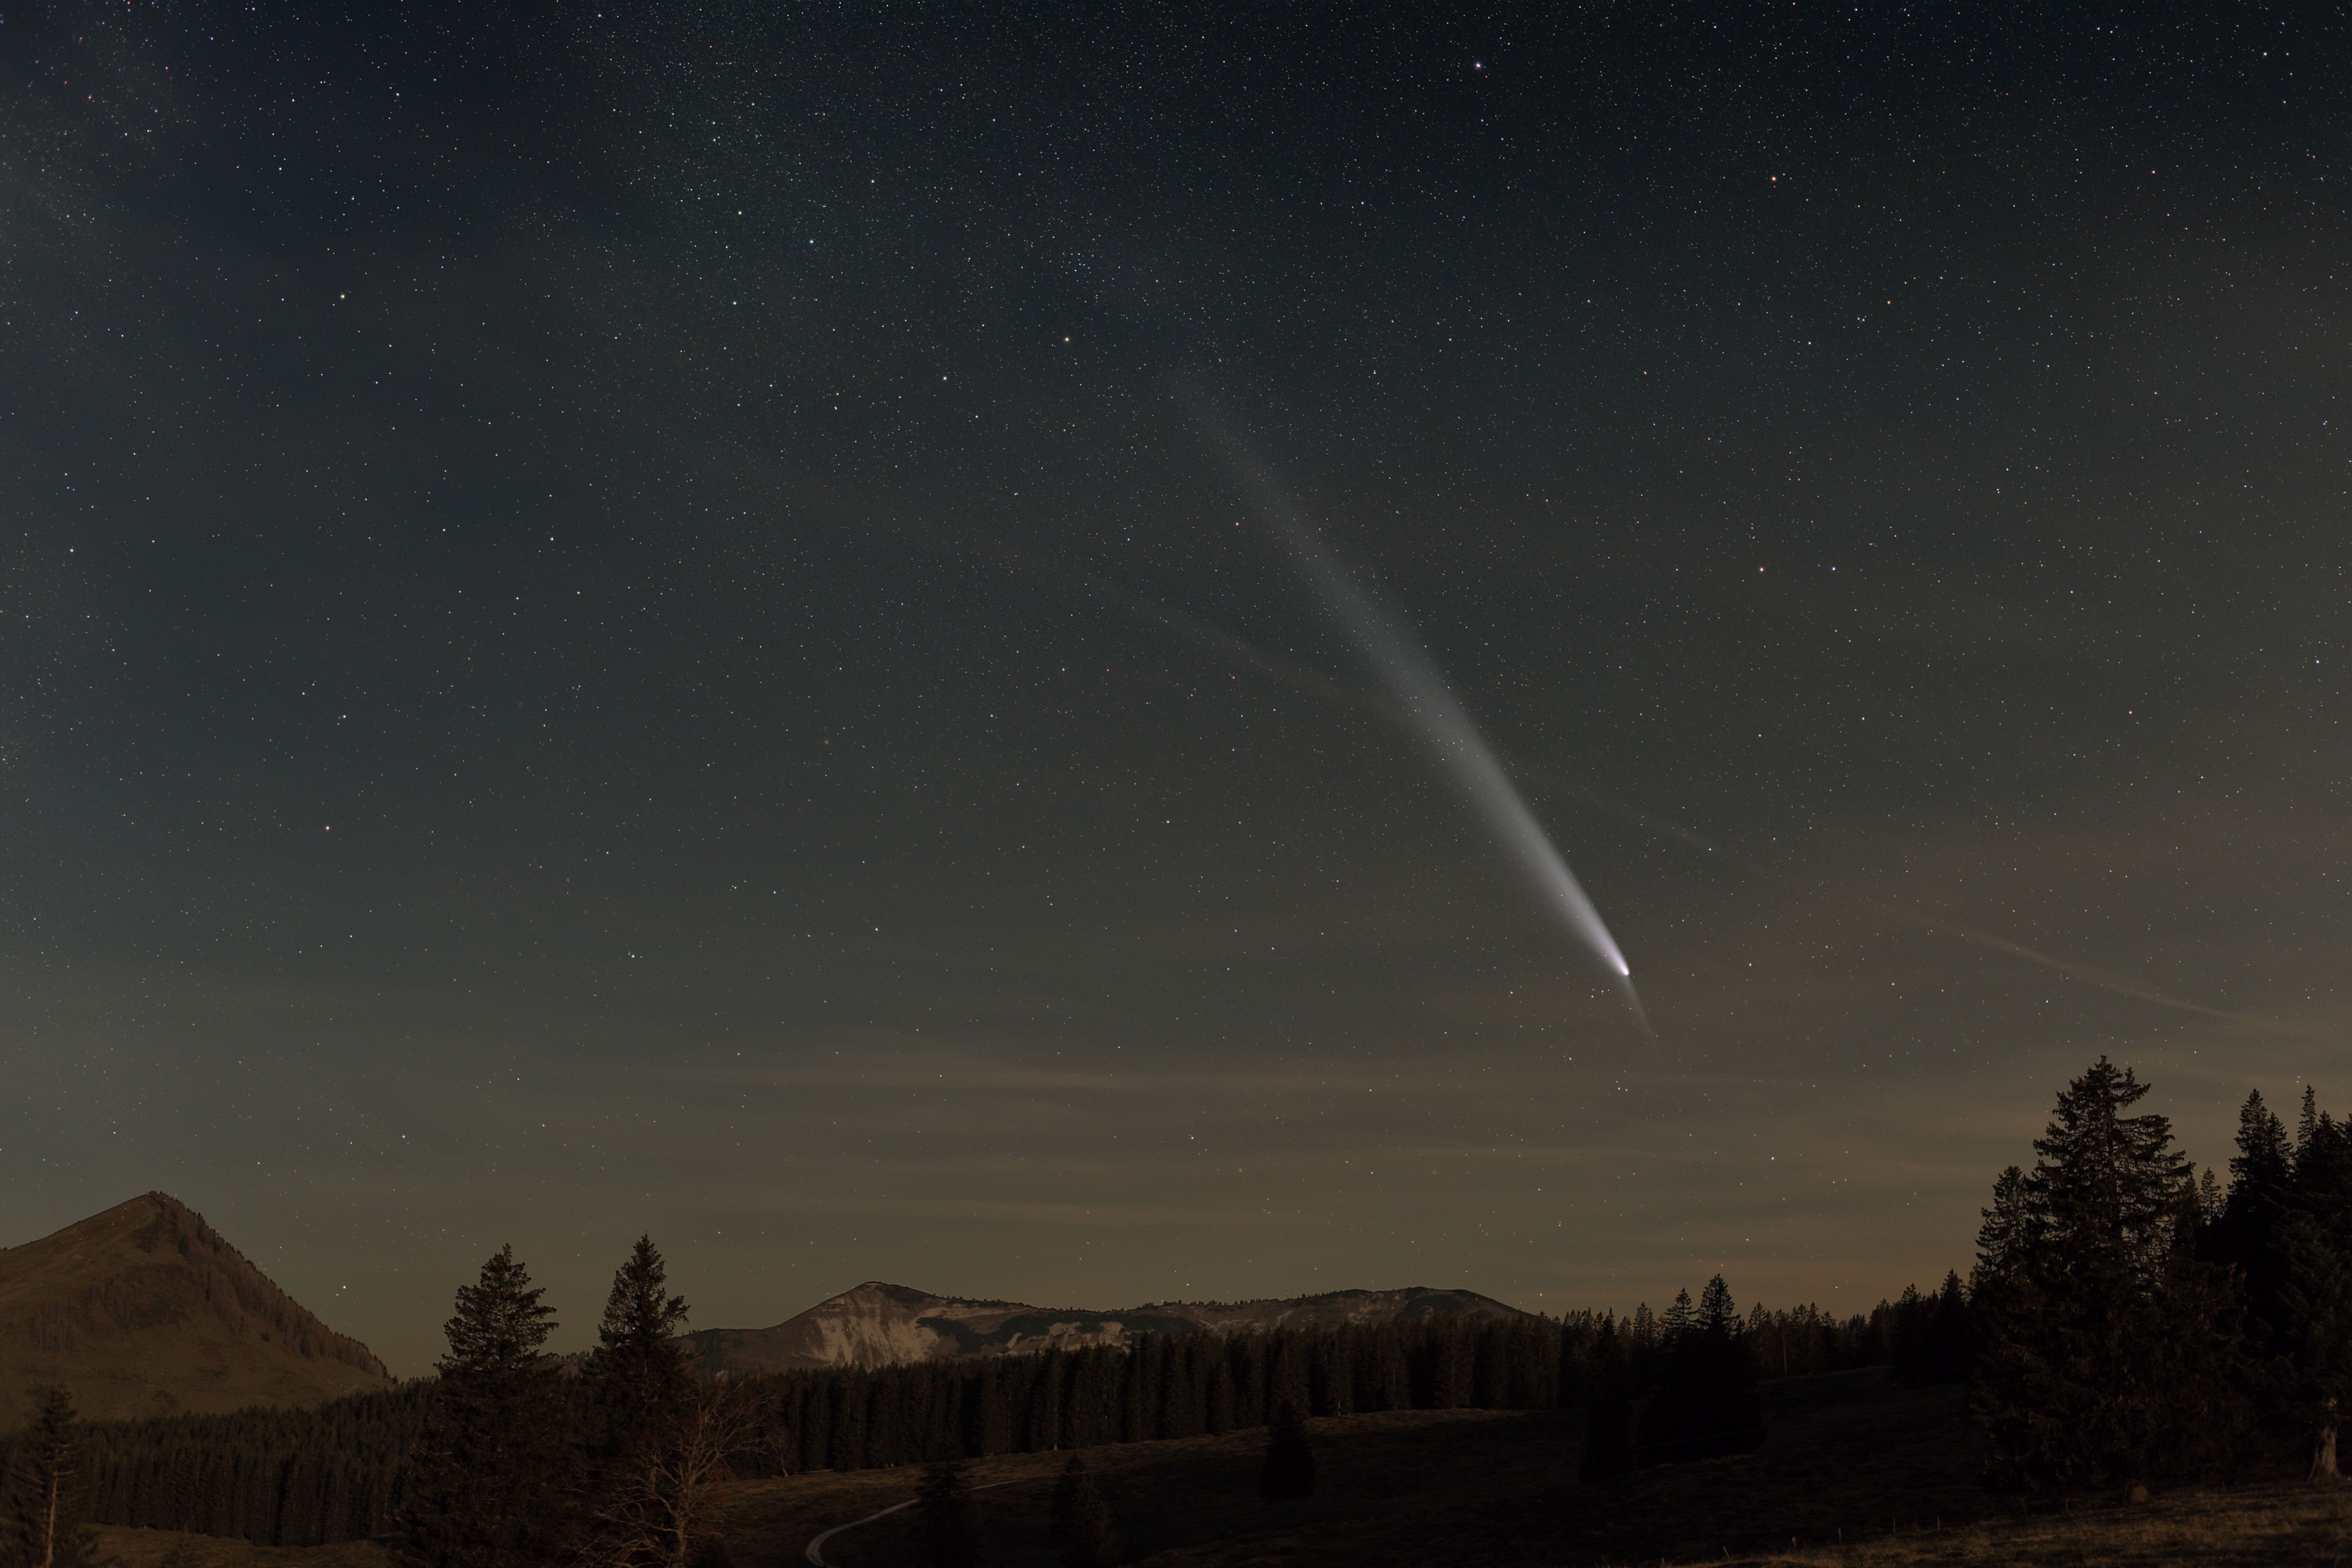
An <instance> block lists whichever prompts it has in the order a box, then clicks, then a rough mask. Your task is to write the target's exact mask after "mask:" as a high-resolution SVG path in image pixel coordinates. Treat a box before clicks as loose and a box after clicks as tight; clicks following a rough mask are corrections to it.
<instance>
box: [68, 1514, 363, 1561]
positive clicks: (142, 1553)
mask: <svg viewBox="0 0 2352 1568" xmlns="http://www.w3.org/2000/svg"><path fill="white" fill-rule="evenodd" d="M182 1545H184V1546H185V1547H186V1550H187V1552H189V1553H191V1554H193V1555H192V1556H183V1557H182V1558H181V1560H180V1563H179V1564H178V1568H393V1557H392V1553H391V1552H387V1551H385V1550H384V1549H383V1547H381V1546H379V1545H377V1544H376V1543H375V1542H373V1541H343V1542H336V1543H334V1544H333V1545H331V1546H256V1545H255V1544H254V1543H253V1542H250V1541H237V1540H233V1539H231V1538H229V1537H226V1536H219V1535H187V1534H183V1533H182V1532H181V1531H176V1530H127V1529H124V1528H122V1527H121V1526H119V1525H110V1524H102V1525H100V1526H99V1527H98V1556H99V1561H100V1563H107V1564H110V1568H163V1560H164V1559H165V1558H166V1557H168V1556H170V1555H171V1553H172V1551H173V1548H174V1547H178V1546H182Z"/></svg>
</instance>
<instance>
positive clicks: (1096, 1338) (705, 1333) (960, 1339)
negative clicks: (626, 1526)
mask: <svg viewBox="0 0 2352 1568" xmlns="http://www.w3.org/2000/svg"><path fill="white" fill-rule="evenodd" d="M1441 1315H1443V1316H1456V1315H1467V1316H1470V1317H1476V1318H1519V1317H1526V1316H1528V1314H1527V1313H1524V1312H1521V1311H1520V1310H1518V1309H1517V1308H1516V1307H1511V1306H1507V1305H1505V1304H1504V1303H1503V1302H1500V1301H1497V1300H1495V1299H1494V1298H1492V1297H1491V1296H1481V1295H1479V1294H1478V1293H1477V1292H1476V1291H1475V1290H1437V1289H1429V1288H1428V1287H1425V1286H1412V1287H1408V1288H1407V1289H1401V1290H1332V1291H1327V1292H1325V1293H1324V1294H1322V1295H1318V1296H1294V1297H1290V1298H1287V1299H1282V1300H1262V1301H1160V1302H1153V1303H1150V1304H1149V1305H1146V1306H1141V1307H1131V1308H1128V1309H1125V1310H1118V1311H1108V1312H1105V1311H1093V1310H1086V1309H1081V1308H1046V1307H1032V1306H1028V1305H1025V1304H1024V1303H1022V1302H1019V1301H986V1300H971V1299H969V1298H965V1297H960V1296H934V1295H931V1294H929V1292H928V1291H923V1290H916V1289H910V1288H908V1287H907V1286H904V1285H891V1284H886V1283H884V1282H883V1281H881V1280H878V1279H869V1280H867V1281H866V1283H865V1284H863V1285H859V1286H856V1287H855V1288H854V1289H848V1290H844V1291H843V1292H842V1293H841V1294H840V1295H838V1296H832V1297H828V1298H826V1299H825V1300H822V1301H820V1302H818V1303H817V1304H816V1305H815V1306H814V1307H811V1308H810V1309H809V1310H807V1311H805V1312H802V1313H800V1314H799V1315H798V1316H796V1317H792V1318H787V1319H786V1320H785V1321H782V1322H781V1323H778V1324H776V1325H774V1326H773V1327H772V1328H765V1329H702V1330H698V1331H696V1332H694V1333H691V1334H688V1335H687V1336H685V1338H686V1340H687V1342H688V1344H689V1345H690V1346H691V1352H692V1354H693V1356H694V1358H695V1362H696V1364H697V1365H698V1367H699V1368H700V1369H701V1371H702V1372H703V1373H705V1374H706V1375H716V1374H717V1373H727V1374H728V1375H730V1377H743V1376H751V1375H754V1374H757V1373H776V1372H799V1371H808V1370H813V1369H815V1368H819V1367H828V1366H855V1367H877V1366H901V1365H905V1364H908V1363H914V1362H933V1361H961V1360H966V1359H970V1358H972V1357H978V1356H994V1355H1023V1354H1027V1353H1030V1352H1036V1351H1043V1350H1054V1349H1059V1350H1075V1349H1079V1348H1081V1347H1084V1346H1087V1345H1119V1344H1127V1343H1129V1342H1132V1341H1134V1340H1136V1339H1138V1338H1139V1337H1141V1336H1144V1335H1147V1334H1196V1333H1216V1334H1234V1333H1262V1332H1265V1331H1268V1330H1271V1329H1299V1328H1324V1327H1330V1326H1333V1325H1336V1324H1340V1323H1387V1322H1410V1321H1413V1320H1415V1319H1418V1318H1426V1317H1433V1316H1441Z"/></svg>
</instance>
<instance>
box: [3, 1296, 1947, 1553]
mask: <svg viewBox="0 0 2352 1568" xmlns="http://www.w3.org/2000/svg"><path fill="white" fill-rule="evenodd" d="M1684 1300H1685V1306H1686V1305H1687V1300H1688V1299H1687V1297H1685V1299H1684ZM1955 1310H1957V1311H1958V1313H1960V1314H1961V1316H1960V1317H1959V1319H1958V1332H1959V1333H1960V1334H1962V1335H1963V1336H1965V1333H1966V1323H1965V1311H1966V1306H1965V1300H1964V1299H1962V1298H1960V1297H1959V1295H1958V1280H1957V1279H1949V1280H1948V1281H1947V1285H1946V1289H1945V1291H1944V1293H1943V1294H1942V1295H1941V1296H1929V1297H1922V1296H1920V1295H1919V1293H1918V1292H1917V1291H1916V1290H1907V1291H1906V1292H1905V1293H1904V1296H1903V1298H1902V1299H1901V1300H1898V1301H1895V1302H1881V1303H1880V1304H1879V1305H1878V1307H1877V1309H1876V1310H1874V1311H1872V1312H1870V1313H1868V1314H1866V1315H1855V1316H1853V1317H1849V1318H1845V1319H1843V1320H1841V1319H1837V1318H1834V1317H1832V1316H1831V1315H1830V1314H1828V1313H1825V1312H1823V1311H1822V1310H1819V1309H1818V1308H1814V1307H1800V1308H1797V1309H1795V1310H1787V1311H1780V1312H1767V1311H1765V1310H1763V1309H1761V1308H1760V1307H1759V1309H1757V1310H1755V1311H1754V1312H1752V1313H1750V1314H1749V1315H1748V1317H1747V1318H1746V1319H1745V1320H1744V1321H1743V1322H1742V1323H1741V1326H1740V1331H1739V1334H1738V1342H1739V1345H1740V1348H1741V1353H1743V1354H1744V1355H1746V1356H1748V1358H1750V1359H1751V1361H1752V1368H1753V1372H1752V1374H1751V1375H1752V1376H1762V1377H1767V1378H1772V1377H1780V1376H1784V1375H1803V1374H1806V1373H1815V1372H1826V1371H1841V1370H1845V1369H1849V1368H1853V1367H1861V1366H1872V1365H1893V1366H1895V1368H1896V1369H1897V1370H1898V1371H1899V1372H1902V1373H1905V1374H1906V1376H1909V1377H1913V1378H1915V1379H1928V1378H1934V1377H1937V1376H1942V1375H1950V1373H1945V1372H1942V1371H1940V1370H1938V1367H1939V1365H1940V1363H1937V1354H1939V1353H1944V1352H1931V1351H1930V1350H1927V1349H1923V1348H1921V1347H1929V1346H1932V1345H1934V1344H1936V1343H1937V1339H1936V1335H1937V1323H1938V1322H1939V1321H1944V1322H1946V1323H1947V1327H1949V1322H1950V1314H1951V1313H1952V1312H1953V1311H1955ZM1939 1314H1941V1317H1939ZM1675 1318H1676V1309H1675V1307H1671V1306H1670V1307H1669V1308H1668V1309H1667V1310H1666V1311H1665V1312H1664V1314H1659V1313H1654V1312H1653V1311H1652V1310H1650V1309H1649V1308H1647V1307H1646V1306H1644V1307H1642V1308H1640V1309H1638V1310H1636V1311H1635V1312H1634V1313H1633V1315H1632V1316H1630V1317H1627V1318H1622V1319H1620V1318H1616V1317H1614V1316H1613V1315H1611V1314H1604V1313H1597V1312H1573V1313H1570V1314H1569V1315H1568V1316H1567V1317H1566V1318H1565V1319H1562V1320H1552V1319H1547V1318H1535V1317H1528V1318H1513V1319H1502V1320H1493V1321H1488V1320H1478V1319H1471V1318H1459V1317H1452V1318H1429V1319H1424V1320H1422V1321H1418V1322H1412V1323H1383V1324H1360V1325H1350V1326H1345V1327H1338V1328H1329V1329H1312V1330H1284V1331H1276V1332H1273V1333H1267V1334H1242V1335H1234V1336H1230V1337H1222V1338H1221V1337H1218V1336H1215V1335H1212V1334H1205V1333H1203V1334H1194V1335H1186V1336H1182V1337H1179V1338H1156V1337H1155V1338H1145V1339H1142V1340H1139V1341H1138V1342H1136V1343H1135V1344H1133V1345H1131V1346H1128V1347H1120V1348H1105V1347H1097V1348H1090V1349H1085V1350H1076V1351H1045V1352H1040V1353H1037V1354H1034V1355H1019V1356H1004V1357H997V1358H992V1359H989V1360H982V1361H963V1362H935V1363H920V1364H917V1365H912V1366H897V1367H882V1368H877V1369H857V1368H837V1369H828V1370H824V1371H815V1372H795V1373H782V1374H779V1375H774V1376H769V1377H761V1378H755V1379H750V1380H746V1384H745V1386H744V1393H745V1394H747V1396H749V1398H750V1400H751V1405H752V1408H753V1409H755V1410H756V1411H757V1412H758V1417H757V1425H756V1426H755V1429H754V1435H753V1438H752V1442H751V1446H750V1447H749V1448H748V1450H747V1451H746V1452H743V1453H741V1454H739V1455H737V1456H735V1458H734V1459H733V1461H732V1463H733V1468H735V1469H736V1470H737V1471H738V1472H739V1473H759V1472H763V1471H765V1472H773V1471H775V1470H779V1469H782V1470H792V1471H795V1472H797V1471H802V1470H814V1469H842V1470H845V1469H866V1468H884V1467H889V1466H899V1465H918V1464H923V1463H926V1462H929V1461H931V1460H934V1459H939V1458H948V1457H951V1456H960V1457H964V1458H980V1457H982V1456H986V1455H991V1454H1003V1453H1028V1452H1035V1451H1038V1450H1042V1449H1052V1448H1073V1447H1089V1446H1092V1445H1095V1444H1099V1443H1120V1442H1142V1441H1150V1440H1153V1439H1157V1438H1162V1437H1188V1436H1205V1435H1210V1434H1214V1433H1220V1432H1232V1431H1241V1430H1246V1429H1251V1428H1256V1427H1264V1426H1270V1425H1271V1424H1272V1423H1273V1421H1274V1419H1275V1417H1276V1415H1278V1413H1279V1412H1280V1411H1281V1410H1282V1409H1283V1407H1284V1406H1285V1405H1290V1406H1292V1407H1295V1408H1296V1409H1297V1410H1298V1411H1300V1412H1301V1413H1302V1414H1305V1415H1348V1414H1351V1413H1355V1412H1360V1411H1380V1410H1408V1409H1420V1410H1428V1409H1456V1408H1460V1409H1490V1410H1551V1409H1570V1408H1574V1407H1577V1406H1580V1405H1584V1404H1585V1403H1586V1402H1587V1401H1588V1400H1589V1399H1590V1398H1591V1397H1592V1393H1593V1390H1594V1389H1595V1388H1596V1387H1599V1386H1600V1385H1601V1384H1604V1383H1607V1382H1608V1381H1609V1380H1610V1379H1611V1378H1612V1376H1614V1377H1615V1378H1617V1380H1618V1381H1619V1382H1621V1383H1622V1384H1624V1385H1625V1387H1626V1388H1627V1389H1628V1391H1629V1393H1630V1394H1632V1395H1633V1396H1634V1397H1640V1396H1643V1395H1644V1394H1649V1393H1650V1392H1651V1391H1652V1390H1653V1389H1654V1386H1655V1385H1656V1384H1658V1383H1659V1381H1660V1379H1661V1378H1662V1377H1664V1376H1666V1375H1667V1370H1666V1369H1667V1366H1668V1361H1669V1357H1668V1350H1669V1344H1670V1342H1671V1340H1672V1338H1673V1336H1674V1334H1675V1331H1676V1328H1675ZM1604 1329H1605V1332H1604ZM1963 1344H1964V1340H1963ZM1959 1353H1960V1354H1961V1356H1962V1357H1963V1358H1964V1357H1965V1350H1964V1348H1963V1349H1962V1351H1961V1352H1959ZM1947 1359H1948V1355H1947ZM1931 1363H1932V1364H1931ZM1962 1364H1963V1365H1964V1360H1963V1363H1962ZM1735 1381H1736V1380H1735ZM433 1396H434V1385H433V1384H413V1385H411V1386H410V1387H408V1388H405V1389H402V1390H399V1391H396V1392H392V1393H383V1394H359V1395H355V1396H352V1397H351V1398H348V1399H341V1400H337V1401H335V1402H334V1403H332V1404H330V1405H320V1406H317V1407H314V1408H311V1409H305V1410H272V1409H257V1410H245V1411H238V1412H236V1413H235V1414H232V1415H180V1416H165V1417H159V1418H155V1419H151V1420H144V1421H132V1422H99V1423H92V1424H90V1425H89V1426H87V1427H86V1428H85V1436H84V1441H83V1464H84V1466H85V1469H86V1483H85V1486H86V1490H85V1496H86V1509H87V1517H89V1519H90V1520H91V1521H94V1522H97V1523H101V1524H127V1525H144V1526H151V1527H153V1528H156V1529H167V1530H188V1531H198V1532H200V1533H203V1534H206V1535H226V1536H239V1537H243V1538H244V1539H247V1540H249V1541H254V1542H261V1543H263V1544H266V1545H275V1546H307V1545H314V1544H318V1543H320V1542H333V1541H351V1540H360V1539H364V1538H366V1537H370V1536H375V1535H382V1534H383V1533H384V1532H386V1531H388V1530H390V1529H391V1528H392V1526H393V1521H394V1519H395V1518H396V1516H397V1514H398V1511H399V1509H400V1506H401V1503H402V1501H403V1497H404V1482H405V1479H406V1467H407V1460H408V1457H409V1455H410V1453H411V1451H412V1450H413V1449H414V1447H415V1444H416V1441H417V1439H418V1438H419V1437H420V1436H422V1435H423V1434H424V1432H425V1426H426V1419H427V1415H428V1414H429V1412H430V1409H431V1405H432V1399H433ZM572 1404H573V1405H577V1400H574V1401H573V1402H572ZM563 1419H564V1420H565V1421H566V1422H567V1423H568V1424H570V1425H572V1426H583V1425H584V1424H586V1423H589V1422H590V1421H591V1420H592V1419H593V1413H590V1412H585V1411H583V1410H580V1409H577V1408H569V1407H567V1415H565V1416H564V1417H563ZM574 1436H576V1434H575V1435H574ZM7 1449H8V1445H7V1443H6V1441H5V1439H0V1473H5V1466H6V1464H7V1463H8V1458H9V1456H8V1452H7Z"/></svg>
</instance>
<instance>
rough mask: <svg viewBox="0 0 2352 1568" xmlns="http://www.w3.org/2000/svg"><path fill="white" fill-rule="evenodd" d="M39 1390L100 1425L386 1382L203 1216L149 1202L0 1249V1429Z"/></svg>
mask: <svg viewBox="0 0 2352 1568" xmlns="http://www.w3.org/2000/svg"><path fill="white" fill-rule="evenodd" d="M50 1384H65V1385H66V1386H67V1387H68V1388H69V1389H71V1390H72V1391H73V1396H74V1404H75V1405H77V1406H78V1407H79V1410H80V1412H81V1415H83V1416H84V1417H85V1418H86V1419H90V1420H110V1419H117V1418H129V1417H135V1416H142V1415H173V1414H175V1413H178V1412H181V1411H194V1412H213V1411H224V1410H237V1409H242V1408H244V1407H246V1406H247V1405H315V1404H318V1403H320V1402H321V1401H324V1400H329V1399H334V1398H338V1397H340V1396H341V1395H343V1394H357V1393H360V1392H362V1391H363V1390H367V1389H374V1388H385V1387H389V1386H390V1385H391V1384H392V1377H391V1374H390V1373H387V1372H386V1371H385V1370H384V1365H383V1363H382V1362H380V1361H378V1360H376V1358H375V1356H374V1355H373V1353H372V1352H370V1351H369V1350H368V1348H367V1346H365V1345H363V1344H362V1343H360V1342H358V1341H357V1340H354V1339H349V1338H346V1337H345V1336H343V1335H341V1334H339V1333H337V1332H335V1331H333V1330H332V1329H330V1328H329V1327H327V1325H326V1324H324V1323H322V1322H320V1321H319V1320H318V1319H317V1318H315V1317H313V1316H311V1315H310V1312H309V1311H307V1310H304V1308H303V1307H302V1305H301V1303H299V1302H298V1301H296V1300H294V1298H292V1297H291V1296H289V1295H288V1294H287V1293H286V1292H285V1291H283V1290H281V1289H278V1287H277V1286H276V1285H275V1284H274V1283H272V1282H271V1281H270V1279H269V1278H268V1276H267V1275H265V1274H263V1273H262V1272H261V1270H260V1269H258V1268H255V1267H254V1266H253V1265H252V1264H251V1263H249V1262H247V1260H246V1258H245V1256H244V1255H243V1254H242V1253H240V1252H238V1251H237V1250H236V1248H235V1247H231V1246H230V1245H229V1244H228V1243H227V1242H226V1241H225V1240H223V1239H222V1238H221V1236H220V1233H219V1232H217V1231H215V1230H214V1229H213V1228H212V1226H208V1225H206V1224H205V1221H204V1216H203V1215H198V1214H196V1213H195V1212H194V1210H192V1209H190V1208H188V1207H187V1205H184V1204H183V1203H181V1202H180V1201H179V1200H178V1199H177V1198H174V1197H171V1196H169V1195H168V1194H163V1193H149V1194H146V1195H145V1196H143V1197H136V1198H133V1199H131V1201H130V1202H129V1203H127V1204H118V1205H115V1206H114V1207H113V1208H110V1209H108V1210H107V1211H106V1212H105V1213H104V1214H99V1215H91V1216H90V1217H89V1218H88V1219H86V1220H83V1221H81V1222H80V1223H79V1224H78V1225H69V1226H66V1228H65V1229H63V1230H61V1231H58V1233H57V1234H56V1235H54V1236H48V1237H42V1238H41V1239H40V1240H38V1241H28V1242H26V1244H25V1245H24V1246H22V1247H7V1248H0V1432H5V1431H6V1430H8V1429H10V1428H12V1427H14V1426H16V1424H17V1423H18V1422H19V1421H21V1420H23V1419H24V1417H25V1415H26V1414H27V1413H28V1412H29V1411H30V1410H31V1409H32V1408H33V1407H34V1406H35V1405H37V1404H38V1403H39V1399H40V1391H41V1390H42V1389H43V1388H45V1387H47V1386H48V1385H50Z"/></svg>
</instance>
